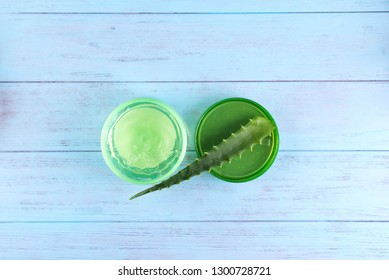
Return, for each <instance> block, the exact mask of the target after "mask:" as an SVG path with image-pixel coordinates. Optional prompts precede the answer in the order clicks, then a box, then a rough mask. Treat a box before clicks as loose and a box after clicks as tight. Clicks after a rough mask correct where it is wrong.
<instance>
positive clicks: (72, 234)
mask: <svg viewBox="0 0 389 280" xmlns="http://www.w3.org/2000/svg"><path fill="white" fill-rule="evenodd" d="M388 232H389V224H388V223H347V222H346V223H344V222H341V223H277V222H275V223H244V222H243V223H239V222H237V223H236V222H233V223H97V224H96V223H53V224H45V223H44V224H41V223H34V224H28V223H27V224H0V237H1V240H2V242H1V243H0V251H1V255H0V259H92V260H97V259H115V260H119V259H134V260H137V259H205V260H211V259H388V257H389V250H388V248H389V236H388Z"/></svg>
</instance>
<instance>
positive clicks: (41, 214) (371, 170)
mask: <svg viewBox="0 0 389 280" xmlns="http://www.w3.org/2000/svg"><path fill="white" fill-rule="evenodd" d="M194 158H195V154H194V153H193V152H190V153H188V154H187V157H186V159H185V162H184V165H185V164H186V163H188V162H190V161H192V160H193V159H194ZM388 168H389V154H388V152H280V153H279V155H278V158H277V159H276V161H275V163H274V165H273V166H272V167H271V168H270V169H269V170H268V171H267V172H266V173H265V174H264V175H263V176H261V177H260V178H258V179H257V180H254V181H251V182H247V183H241V184H236V183H228V182H224V181H222V180H219V179H216V178H215V177H213V176H211V175H210V174H207V173H204V174H202V175H201V176H197V177H194V178H192V179H191V180H190V181H187V182H184V183H182V185H179V186H175V187H172V188H171V189H168V190H164V191H161V192H157V193H153V194H149V195H147V196H144V197H142V198H139V199H136V200H133V201H129V200H128V198H129V197H130V196H132V195H134V194H135V193H137V192H139V191H141V190H143V189H144V188H146V187H147V186H141V185H134V184H130V183H126V182H125V181H123V180H121V179H119V178H118V177H116V176H115V175H113V174H112V173H111V171H110V170H109V169H108V167H107V166H106V165H105V163H104V160H103V159H102V156H101V155H100V153H90V152H85V153H83V152H76V153H1V154H0V178H1V181H0V193H1V197H2V203H1V204H0V213H2V215H1V217H0V221H1V222H12V221H194V220H195V221H215V220H218V221H220V220H221V221H228V220H234V221H235V220H239V221H242V220H243V221H245V220H250V221H252V220H366V221H370V220H377V221H389V205H388V199H387V198H388V197H389V188H388V184H389V173H388V172H387V170H388Z"/></svg>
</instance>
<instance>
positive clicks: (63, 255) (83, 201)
mask: <svg viewBox="0 0 389 280" xmlns="http://www.w3.org/2000/svg"><path fill="white" fill-rule="evenodd" d="M65 2H66V3H65ZM232 96H241V97H246V98H250V99H253V100H255V101H257V102H259V103H260V104H262V105H263V106H264V107H266V108H267V109H268V110H269V111H270V113H271V114H272V115H273V116H274V118H275V120H276V122H277V124H278V126H279V131H280V136H281V144H280V152H279V154H278V157H277V159H276V161H275V163H274V165H273V166H272V168H271V169H270V170H269V171H268V172H267V173H265V174H264V175H263V176H262V177H260V178H259V179H257V180H255V181H251V182H248V183H243V184H233V183H227V182H224V181H221V180H218V179H216V178H214V177H212V176H211V175H210V174H203V175H201V176H198V177H195V178H193V179H192V180H190V181H188V182H186V183H185V184H182V185H180V186H179V187H174V188H171V189H170V190H167V191H162V192H159V193H155V194H152V195H147V196H145V197H142V198H140V199H136V200H134V201H128V197H130V196H131V195H133V194H135V193H136V192H138V191H140V190H142V189H143V188H144V186H138V185H132V184H129V183H126V182H124V181H122V180H121V179H119V178H117V177H115V176H114V175H113V174H112V173H111V172H110V170H109V169H108V168H107V166H106V165H105V163H104V161H103V158H102V155H101V153H100V148H99V136H100V131H101V128H102V125H103V122H104V120H105V118H106V117H107V115H108V114H109V113H110V112H111V111H112V110H113V109H114V108H115V107H116V106H117V105H119V104H120V103H122V102H124V101H127V100H129V99H131V98H134V97H155V98H159V99H161V100H163V101H165V102H166V103H168V104H170V105H171V106H173V107H174V108H175V109H176V110H177V111H178V112H179V113H180V114H181V115H182V116H183V118H184V120H185V121H186V123H187V127H188V135H189V143H188V151H187V156H186V158H185V162H184V163H183V164H186V163H188V162H189V161H191V160H193V159H194V158H195V151H194V143H193V132H194V129H195V126H196V123H197V121H198V119H199V117H200V116H201V114H202V113H203V112H204V110H205V109H206V108H207V107H208V106H210V105H211V104H213V103H214V102H216V101H218V100H220V99H223V98H227V97H232ZM0 201H1V203H0V259H388V258H389V1H387V0H375V1H374V0H372V1H357V0H344V1H309V0H298V1H281V0H279V1H250V0H242V1H234V0H222V1H187V0H184V1H178V0H171V1H161V0H158V1H102V0H99V1H76V0H71V1H48V0H37V1H28V0H21V1H6V0H1V1H0Z"/></svg>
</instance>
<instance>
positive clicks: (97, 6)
mask: <svg viewBox="0 0 389 280" xmlns="http://www.w3.org/2000/svg"><path fill="white" fill-rule="evenodd" d="M388 6H389V1H387V0H372V1H358V0H342V1H326V0H316V1H309V0H297V1H282V0H274V1H257V0H240V1H234V0H223V1H193V0H168V1H166V0H153V1H141V0H131V1H121V0H114V1H103V0H93V1H90V0H87V1H78V0H69V1H60V0H50V1H46V0H39V1H29V0H22V1H12V2H10V1H1V2H0V11H2V12H104V13H106V12H116V13H123V12H127V13H128V12H129V13H139V12H140V13H142V12H143V13H144V12H146V13H147V12H149V13H150V12H151V13H171V12H173V13H177V12H307V11H308V12H318V11H324V12H328V11H343V12H344V11H363V12H365V11H387V10H388V8H389V7H388Z"/></svg>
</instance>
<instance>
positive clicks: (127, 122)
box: [101, 98, 187, 184]
mask: <svg viewBox="0 0 389 280" xmlns="http://www.w3.org/2000/svg"><path fill="white" fill-rule="evenodd" d="M186 144H187V134H186V128H185V125H184V122H183V121H182V119H181V117H180V116H179V115H178V114H177V113H176V112H175V111H174V110H173V109H172V108H171V107H170V106H168V105H166V104H164V103H162V102H161V101H158V100H155V99H150V98H142V99H133V100H130V101H128V102H126V103H124V104H122V105H120V106H119V107H117V108H116V109H115V110H114V111H113V112H112V113H111V114H110V115H109V116H108V118H107V120H106V121H105V123H104V126H103V129H102V133H101V151H102V153H103V156H104V160H105V162H106V163H107V165H108V167H109V168H110V169H111V170H112V171H113V172H114V173H115V174H116V175H118V176H119V177H121V178H123V179H125V180H127V181H130V182H133V183H137V184H154V183H157V182H159V181H162V180H164V179H166V178H168V177H169V176H170V175H172V173H173V172H174V171H175V170H176V169H177V167H178V166H179V165H180V163H181V162H182V160H183V158H184V155H185V152H186Z"/></svg>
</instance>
